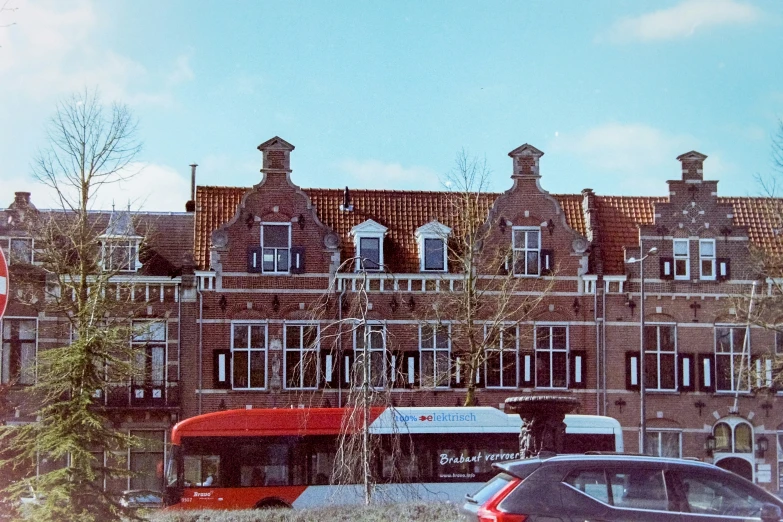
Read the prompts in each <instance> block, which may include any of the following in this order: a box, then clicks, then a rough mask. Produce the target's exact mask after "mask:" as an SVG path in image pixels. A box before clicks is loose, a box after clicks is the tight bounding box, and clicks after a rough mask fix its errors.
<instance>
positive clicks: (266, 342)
mask: <svg viewBox="0 0 783 522" xmlns="http://www.w3.org/2000/svg"><path fill="white" fill-rule="evenodd" d="M229 325H230V326H229V327H230V329H231V331H230V339H231V344H230V347H231V389H232V390H243V391H244V390H247V391H253V390H266V389H267V388H268V385H269V322H268V321H264V320H258V319H250V320H231V321H229ZM235 325H243V326H246V327H247V328H248V329H249V328H250V327H251V326H263V327H264V347H263V348H252V349H251V348H250V347H249V346H248V347H244V348H238V349H237V348H234V326H235ZM248 336H249V334H248ZM248 338H249V337H248ZM260 351H263V352H264V385H263V386H262V387H260V388H259V387H251V386H250V354H251V353H253V352H260ZM234 352H244V353H247V386H243V387H236V386H234Z"/></svg>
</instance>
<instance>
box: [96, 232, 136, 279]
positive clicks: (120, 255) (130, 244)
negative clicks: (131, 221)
mask: <svg viewBox="0 0 783 522" xmlns="http://www.w3.org/2000/svg"><path fill="white" fill-rule="evenodd" d="M139 242H140V241H139V240H138V239H133V238H131V239H128V238H116V239H108V238H107V239H104V241H103V252H102V265H103V269H104V270H106V271H110V272H135V271H137V270H138V269H139V267H141V263H139Z"/></svg>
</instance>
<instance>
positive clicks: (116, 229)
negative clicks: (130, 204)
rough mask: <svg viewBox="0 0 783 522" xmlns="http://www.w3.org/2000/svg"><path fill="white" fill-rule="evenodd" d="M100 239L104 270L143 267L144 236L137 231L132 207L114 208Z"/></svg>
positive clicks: (124, 269) (129, 270)
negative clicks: (140, 258) (142, 243)
mask: <svg viewBox="0 0 783 522" xmlns="http://www.w3.org/2000/svg"><path fill="white" fill-rule="evenodd" d="M98 239H99V241H100V242H101V248H102V252H101V264H102V266H103V269H104V270H118V271H121V272H136V271H138V270H139V269H140V268H141V266H142V265H141V261H139V248H140V247H141V241H142V239H143V237H142V236H140V235H138V234H137V233H136V226H135V225H134V224H133V216H132V215H131V212H130V208H128V210H120V211H115V210H112V212H111V215H110V216H109V224H108V225H107V226H106V230H105V231H104V233H103V234H101V235H100V236H98Z"/></svg>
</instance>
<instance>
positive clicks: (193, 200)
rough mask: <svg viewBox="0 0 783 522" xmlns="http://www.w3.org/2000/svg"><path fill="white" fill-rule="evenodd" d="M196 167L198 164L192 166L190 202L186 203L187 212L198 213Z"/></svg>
mask: <svg viewBox="0 0 783 522" xmlns="http://www.w3.org/2000/svg"><path fill="white" fill-rule="evenodd" d="M196 167H198V163H191V164H190V200H189V201H188V202H187V203H185V212H195V211H196Z"/></svg>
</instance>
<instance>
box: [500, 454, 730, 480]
mask: <svg viewBox="0 0 783 522" xmlns="http://www.w3.org/2000/svg"><path fill="white" fill-rule="evenodd" d="M609 463H616V464H636V465H638V464H645V463H647V464H656V465H661V464H664V465H666V466H667V467H677V466H683V467H688V468H691V469H693V468H694V467H695V468H704V469H710V470H720V468H718V467H717V466H713V465H712V464H707V463H706V462H701V461H697V460H685V459H675V458H667V457H650V456H647V455H622V454H614V455H556V456H552V457H532V458H529V459H521V460H512V461H508V462H499V463H497V464H493V467H494V468H495V469H498V470H502V471H505V472H506V473H508V474H510V475H514V476H515V477H519V478H526V477H527V476H528V475H530V474H531V473H533V471H535V470H536V469H538V468H540V467H542V466H544V465H546V466H558V465H560V466H562V467H570V466H571V465H578V464H582V465H585V464H609Z"/></svg>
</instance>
